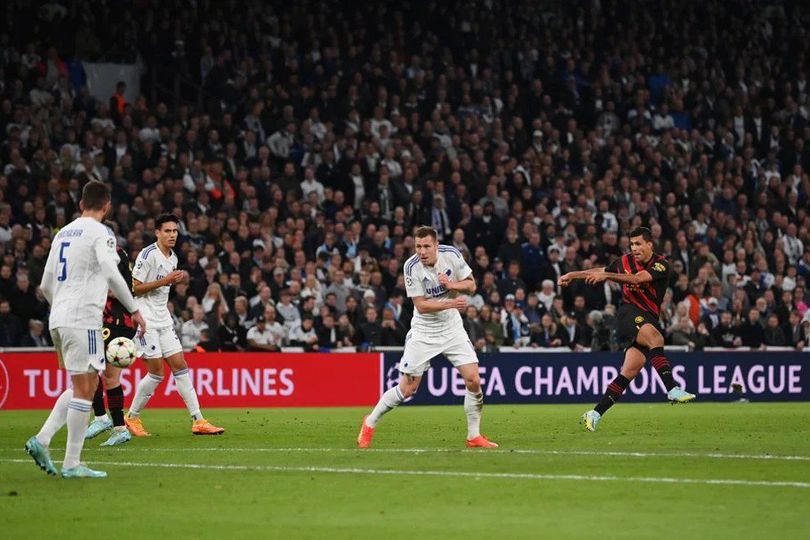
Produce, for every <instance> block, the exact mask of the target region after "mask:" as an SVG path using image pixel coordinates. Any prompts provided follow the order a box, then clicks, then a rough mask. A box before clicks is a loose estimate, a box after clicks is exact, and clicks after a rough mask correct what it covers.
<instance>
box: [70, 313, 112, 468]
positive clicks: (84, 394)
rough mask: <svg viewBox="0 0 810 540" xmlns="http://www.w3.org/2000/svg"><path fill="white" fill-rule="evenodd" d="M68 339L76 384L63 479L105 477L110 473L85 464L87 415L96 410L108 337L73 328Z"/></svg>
mask: <svg viewBox="0 0 810 540" xmlns="http://www.w3.org/2000/svg"><path fill="white" fill-rule="evenodd" d="M69 331H70V334H71V336H70V339H69V340H66V341H65V347H64V348H65V350H64V351H63V352H64V353H65V367H66V368H67V370H68V373H69V374H70V380H71V383H72V384H73V398H72V399H71V400H70V403H69V404H68V412H67V445H66V447H65V460H64V462H63V463H62V477H63V478H103V477H106V476H107V473H105V472H102V471H93V470H91V469H88V468H87V467H85V466H84V465H82V464H81V454H82V447H83V446H84V435H85V433H86V432H87V416H88V414H89V413H90V411H91V410H92V405H93V394H95V392H96V387H97V385H98V383H99V380H98V373H99V371H102V370H103V369H104V340H103V339H102V338H101V331H100V330H79V329H69Z"/></svg>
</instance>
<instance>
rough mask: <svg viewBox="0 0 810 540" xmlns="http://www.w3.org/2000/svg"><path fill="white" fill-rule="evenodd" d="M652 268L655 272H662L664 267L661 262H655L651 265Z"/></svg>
mask: <svg viewBox="0 0 810 540" xmlns="http://www.w3.org/2000/svg"><path fill="white" fill-rule="evenodd" d="M653 270H655V271H656V272H663V271H664V270H666V268H664V265H663V264H661V263H660V262H657V263H655V264H654V265H653Z"/></svg>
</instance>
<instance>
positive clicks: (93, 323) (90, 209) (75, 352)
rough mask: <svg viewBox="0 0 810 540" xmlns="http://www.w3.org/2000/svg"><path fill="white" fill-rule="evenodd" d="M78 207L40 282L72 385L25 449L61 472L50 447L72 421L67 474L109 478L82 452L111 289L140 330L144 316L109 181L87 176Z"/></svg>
mask: <svg viewBox="0 0 810 540" xmlns="http://www.w3.org/2000/svg"><path fill="white" fill-rule="evenodd" d="M79 207H80V208H81V210H82V216H81V217H80V218H78V219H75V220H74V221H72V222H71V223H69V224H68V225H67V226H65V227H64V228H63V229H62V230H60V231H59V234H57V235H56V237H55V238H54V239H53V243H52V245H51V251H50V253H49V254H48V260H47V262H46V264H45V271H44V273H43V274H42V284H41V285H40V288H41V290H42V294H43V295H44V296H45V298H46V299H47V300H48V303H49V304H50V305H51V314H50V318H49V326H50V332H51V337H52V338H53V344H54V347H55V348H56V354H57V357H58V358H59V365H60V366H61V367H63V368H65V369H66V370H67V372H68V374H69V375H70V380H71V383H72V388H68V389H67V390H65V391H64V392H63V393H62V395H61V396H59V399H57V400H56V404H55V405H54V407H53V410H52V411H51V414H50V416H48V419H47V420H46V421H45V424H44V425H43V426H42V429H41V430H40V431H39V433H37V434H36V435H35V436H34V437H31V438H30V439H28V441H27V442H26V443H25V450H26V451H27V452H28V453H29V454H30V455H31V457H33V458H34V461H35V462H36V463H37V465H39V467H40V468H41V469H43V470H44V471H45V472H47V473H48V474H51V475H56V467H55V466H54V464H53V461H52V460H51V457H50V452H49V451H48V446H49V445H50V443H51V439H52V438H53V436H54V435H55V434H56V432H57V431H59V430H60V429H61V428H62V426H64V425H65V424H67V428H68V433H67V447H66V449H65V460H64V462H63V464H62V477H64V478H104V477H106V476H107V473H105V472H103V471H94V470H92V469H89V468H87V467H86V466H84V465H82V464H81V462H80V458H81V452H82V446H83V445H84V434H85V432H86V431H87V416H88V413H89V412H90V407H91V404H92V399H93V394H95V392H96V385H97V384H98V374H99V372H100V371H104V363H105V357H104V340H103V339H102V336H101V328H102V312H103V310H104V304H105V303H106V302H107V291H108V290H109V289H112V291H113V292H114V293H115V295H116V296H117V297H118V298H119V300H120V301H121V303H122V304H123V305H124V307H125V308H126V309H127V311H129V312H130V313H132V320H133V322H134V323H135V324H136V325H138V326H139V327H140V328H141V331H143V330H144V329H145V323H144V320H143V318H142V317H141V314H140V313H139V312H138V309H137V306H136V304H135V300H134V299H133V298H132V294H131V293H130V292H129V287H128V286H127V284H126V282H125V281H124V278H123V277H121V274H120V273H119V272H118V261H119V258H118V254H117V253H116V241H115V235H114V234H113V232H112V231H111V230H110V229H109V228H107V227H106V226H104V225H102V223H101V222H102V221H103V220H104V217H105V216H106V215H107V214H109V212H110V209H111V208H112V204H111V202H110V189H109V187H107V185H106V184H103V183H101V182H89V183H87V184H86V185H85V186H84V189H83V190H82V199H81V201H80V202H79Z"/></svg>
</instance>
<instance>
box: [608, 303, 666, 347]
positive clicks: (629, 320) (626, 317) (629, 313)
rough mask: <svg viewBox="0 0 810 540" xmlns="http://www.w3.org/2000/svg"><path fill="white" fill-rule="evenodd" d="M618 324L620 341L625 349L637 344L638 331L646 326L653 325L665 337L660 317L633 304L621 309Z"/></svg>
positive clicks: (617, 319)
mask: <svg viewBox="0 0 810 540" xmlns="http://www.w3.org/2000/svg"><path fill="white" fill-rule="evenodd" d="M616 323H617V326H618V334H619V341H620V343H621V344H622V347H623V348H625V349H626V348H629V347H631V346H632V345H633V343H635V341H636V336H638V331H639V330H641V327H642V326H644V325H645V324H651V325H653V326H654V327H655V329H656V330H658V331H659V332H661V335H662V336H663V335H664V332H663V331H662V330H661V325H660V323H659V321H658V317H656V316H655V315H653V314H652V313H650V312H649V311H645V310H643V309H639V308H637V307H636V306H634V305H632V304H624V305H622V306H621V307H619V311H618V313H617V316H616Z"/></svg>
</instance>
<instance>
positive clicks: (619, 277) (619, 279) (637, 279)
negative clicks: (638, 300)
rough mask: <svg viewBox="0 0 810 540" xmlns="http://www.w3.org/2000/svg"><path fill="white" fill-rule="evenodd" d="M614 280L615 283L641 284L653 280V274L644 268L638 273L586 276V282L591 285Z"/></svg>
mask: <svg viewBox="0 0 810 540" xmlns="http://www.w3.org/2000/svg"><path fill="white" fill-rule="evenodd" d="M606 280H607V281H613V282H615V283H621V284H628V285H640V284H642V283H649V282H651V281H652V280H653V278H652V275H651V274H650V273H649V272H647V271H646V270H642V271H641V272H639V273H637V274H615V273H613V272H601V273H594V274H591V275H589V276H588V277H586V278H585V282H586V283H588V284H589V285H596V284H597V283H602V282H603V281H606Z"/></svg>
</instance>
